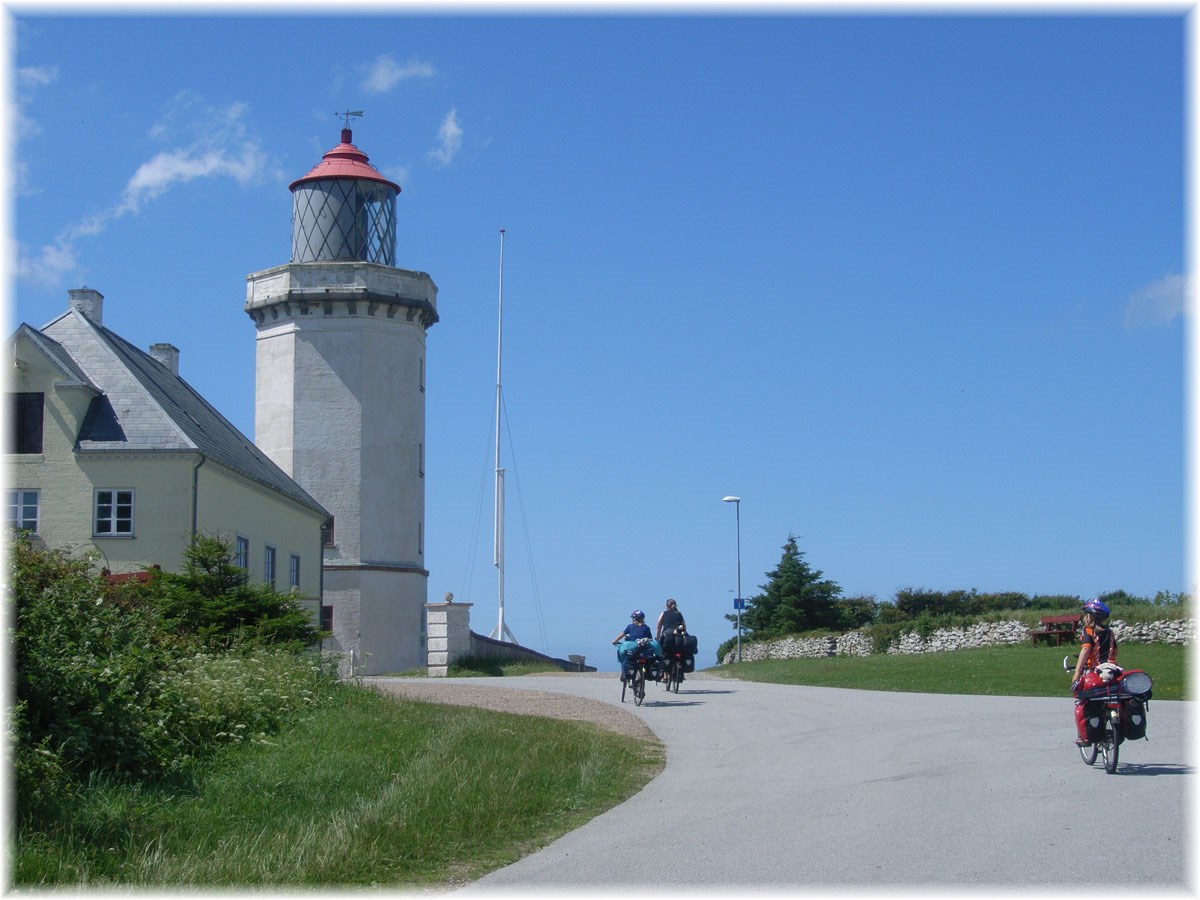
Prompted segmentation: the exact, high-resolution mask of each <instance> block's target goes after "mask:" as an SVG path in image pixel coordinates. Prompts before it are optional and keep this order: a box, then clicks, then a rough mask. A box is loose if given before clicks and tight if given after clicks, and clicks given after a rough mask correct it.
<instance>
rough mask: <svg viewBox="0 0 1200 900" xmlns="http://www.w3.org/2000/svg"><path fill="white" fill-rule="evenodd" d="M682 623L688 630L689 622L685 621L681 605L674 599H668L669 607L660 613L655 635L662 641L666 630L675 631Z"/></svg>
mask: <svg viewBox="0 0 1200 900" xmlns="http://www.w3.org/2000/svg"><path fill="white" fill-rule="evenodd" d="M680 625H683V628H684V630H685V631H686V630H687V624H686V623H685V622H684V621H683V613H681V612H680V611H679V605H678V604H677V603H676V602H675V601H674V600H668V601H667V608H666V609H664V610H663V611H662V612H661V613H659V614H658V624H656V625H655V626H654V636H655V637H656V638H658V640H659V642H660V643H661V642H662V636H663V634H664V633H665V632H668V631H674V630H675V629H676V628H678V627H679V626H680Z"/></svg>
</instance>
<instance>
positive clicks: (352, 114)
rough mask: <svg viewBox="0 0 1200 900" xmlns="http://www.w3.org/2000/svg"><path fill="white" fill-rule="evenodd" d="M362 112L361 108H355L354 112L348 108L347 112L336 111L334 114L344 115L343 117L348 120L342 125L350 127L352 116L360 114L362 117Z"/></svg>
mask: <svg viewBox="0 0 1200 900" xmlns="http://www.w3.org/2000/svg"><path fill="white" fill-rule="evenodd" d="M362 114H363V111H362V110H361V109H356V110H354V111H353V112H351V111H349V110H347V111H346V112H340V113H334V115H335V116H342V117H344V118H345V120H346V122H345V124H344V125H343V126H342V127H343V128H349V127H350V117H351V116H358V117H359V118H360V119H361V118H362Z"/></svg>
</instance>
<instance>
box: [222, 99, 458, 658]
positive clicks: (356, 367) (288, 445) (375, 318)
mask: <svg viewBox="0 0 1200 900" xmlns="http://www.w3.org/2000/svg"><path fill="white" fill-rule="evenodd" d="M348 125H349V117H347V127H346V128H343V129H342V141H341V143H340V144H338V146H336V147H334V148H333V149H332V150H330V151H329V152H328V153H326V154H325V156H324V158H323V159H322V161H321V162H320V163H318V164H317V165H316V166H315V167H314V168H313V169H312V171H310V172H309V173H308V174H307V175H305V176H304V177H303V178H300V179H298V180H297V181H294V182H292V184H291V186H290V187H291V191H292V259H291V262H290V263H288V264H287V265H283V266H276V267H275V268H273V269H265V270H263V271H261V272H254V273H252V274H250V275H248V276H247V277H246V281H247V285H246V306H245V309H246V312H247V313H248V314H249V315H250V317H251V318H252V319H253V320H254V324H255V327H256V329H257V332H258V334H257V340H256V357H255V360H256V361H255V406H254V430H255V441H256V443H257V444H258V446H259V447H260V448H261V449H262V450H263V452H264V453H266V454H267V455H268V456H270V457H271V459H273V460H274V461H275V462H276V463H277V464H278V465H279V466H280V467H282V468H283V469H284V471H286V472H287V473H288V474H290V475H291V476H292V477H293V478H294V479H295V480H296V481H297V482H299V484H300V485H301V486H302V487H304V489H305V490H306V491H308V492H309V493H310V494H311V495H312V496H313V497H314V498H315V499H316V500H318V501H319V502H320V503H321V504H322V505H323V506H324V507H325V508H326V509H328V510H330V512H332V513H333V521H332V528H331V533H330V534H327V535H326V541H325V556H324V567H323V576H324V577H323V592H322V593H323V596H322V601H321V602H322V605H323V607H324V609H323V613H324V617H325V620H326V627H327V628H331V630H332V633H333V639H332V641H331V642H330V641H327V642H326V644H325V647H326V648H327V649H329V648H330V647H331V644H332V649H333V650H336V651H340V652H342V653H343V654H345V656H344V658H343V663H344V667H346V668H348V667H349V666H351V665H353V667H354V669H355V671H357V672H361V673H364V674H381V673H386V672H395V671H399V670H403V669H410V668H415V667H418V666H424V665H425V663H426V656H425V640H424V637H425V635H424V628H425V600H426V583H427V581H428V576H429V573H428V572H427V571H426V569H425V547H424V520H425V471H424V469H425V333H426V330H427V329H428V328H429V327H430V326H431V325H433V324H434V323H435V322H437V320H438V314H437V286H436V285H435V284H434V283H433V280H432V279H431V278H430V277H429V276H428V275H426V274H425V273H424V272H411V271H408V270H406V269H399V268H396V196H397V194H399V192H400V188H399V186H398V185H396V184H394V183H392V182H391V181H389V180H387V179H386V178H384V177H383V176H382V175H380V173H379V171H378V170H377V169H376V168H375V167H374V166H372V165H371V164H370V163H369V162H368V160H367V155H366V154H365V153H363V152H362V151H361V150H359V149H358V148H357V147H356V146H354V144H353V143H352V142H351V139H352V134H351V131H350V128H349V127H348Z"/></svg>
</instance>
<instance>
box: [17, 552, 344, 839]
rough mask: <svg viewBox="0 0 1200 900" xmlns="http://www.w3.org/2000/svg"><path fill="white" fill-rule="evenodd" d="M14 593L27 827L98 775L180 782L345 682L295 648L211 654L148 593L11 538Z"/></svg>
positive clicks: (21, 788)
mask: <svg viewBox="0 0 1200 900" xmlns="http://www.w3.org/2000/svg"><path fill="white" fill-rule="evenodd" d="M8 584H9V586H10V588H9V589H10V591H11V595H12V599H13V601H14V608H15V630H14V634H13V639H12V646H13V650H14V657H15V672H14V676H15V677H14V688H15V695H16V696H15V703H14V706H13V710H12V713H11V715H10V721H9V732H10V740H11V742H12V744H13V747H14V770H15V775H16V792H15V793H16V812H17V816H18V820H19V821H23V822H31V821H51V820H53V819H54V818H55V817H56V816H59V815H60V814H62V813H63V812H64V811H69V805H70V803H71V802H72V800H73V799H74V798H75V797H76V796H77V795H78V792H79V791H80V790H81V786H82V785H84V784H86V783H87V782H88V781H89V780H90V779H93V778H94V777H96V776H111V777H116V778H122V779H132V780H138V779H153V778H158V777H162V776H165V775H172V774H178V773H181V772H183V771H184V770H185V769H186V768H187V766H188V765H189V764H190V762H191V761H192V760H193V759H196V758H198V757H201V756H204V755H207V754H210V753H212V752H213V751H215V750H216V749H217V748H218V747H220V746H222V745H224V744H227V743H233V742H239V741H243V740H262V739H265V736H266V735H268V734H270V733H272V732H273V731H275V730H277V729H278V728H280V727H281V726H282V724H283V723H284V722H286V721H289V720H290V719H292V718H294V717H295V716H296V715H298V714H301V713H302V712H303V711H304V710H306V709H308V708H310V707H311V705H312V704H313V703H314V702H315V700H316V698H317V696H318V695H319V694H320V692H321V691H323V690H326V689H328V688H329V686H330V685H332V684H333V683H334V682H335V680H336V679H335V675H334V673H333V671H332V670H331V669H330V668H329V667H327V666H325V665H323V664H322V662H321V660H320V659H319V658H318V657H316V656H315V655H312V654H297V653H295V652H294V650H292V649H291V647H292V646H294V644H295V643H297V641H290V642H288V643H287V644H285V645H283V646H276V647H258V648H254V647H252V646H251V647H249V648H247V649H244V650H240V651H238V652H226V653H214V652H211V651H205V650H204V649H203V647H202V645H201V642H200V638H199V637H198V636H197V635H189V634H187V633H181V632H180V631H178V630H173V629H172V628H171V627H169V625H168V623H167V621H165V620H164V618H163V616H162V614H161V611H160V607H159V606H158V605H156V604H155V603H153V602H148V601H147V600H146V597H145V596H144V594H141V593H139V592H138V591H136V590H133V589H130V588H127V587H117V586H113V585H110V584H109V583H108V581H107V579H105V578H102V577H100V576H99V575H97V574H95V573H94V572H93V571H92V570H91V565H90V563H89V562H88V561H86V560H78V559H73V558H71V557H70V556H69V555H68V554H67V553H66V552H64V551H62V550H49V551H47V550H40V549H38V548H36V547H34V546H32V545H31V544H29V543H28V542H25V541H22V540H17V541H15V542H13V544H12V546H11V547H10V554H9V581H8ZM302 633H303V632H302V631H299V630H295V629H293V630H292V631H291V632H290V634H292V635H293V636H294V635H296V634H302ZM259 634H260V637H261V635H262V632H260V633H259ZM275 634H276V635H277V634H278V632H276V633H275ZM243 636H244V637H245V635H243ZM239 643H241V644H245V643H249V644H253V643H254V641H253V640H249V641H245V640H243V641H240V642H239Z"/></svg>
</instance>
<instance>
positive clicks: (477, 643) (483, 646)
mask: <svg viewBox="0 0 1200 900" xmlns="http://www.w3.org/2000/svg"><path fill="white" fill-rule="evenodd" d="M425 619H426V631H427V633H428V641H427V644H426V667H427V673H428V674H429V675H430V676H431V677H433V678H444V677H445V676H446V674H447V672H448V671H449V669H450V666H451V665H452V664H454V663H456V662H458V661H459V660H460V659H464V658H466V657H476V658H482V659H507V660H520V661H537V662H547V663H551V664H553V665H555V666H557V667H558V668H560V669H562V670H563V671H564V672H595V671H596V667H595V666H589V665H586V661H585V659H584V657H582V656H576V655H575V654H571V655H570V657H569V658H567V659H558V658H557V657H553V656H546V655H545V654H544V653H538V652H537V651H536V650H530V649H529V648H528V647H522V646H521V645H520V644H510V643H508V642H507V641H497V640H494V639H493V638H488V637H484V636H483V635H481V634H476V633H475V632H473V631H472V630H471V604H470V603H455V602H454V600H453V595H451V594H447V595H446V600H445V602H443V603H427V604H425Z"/></svg>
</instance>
